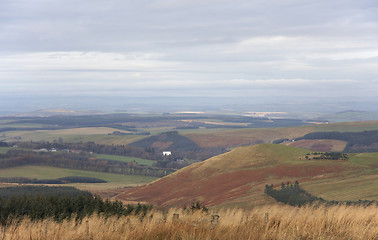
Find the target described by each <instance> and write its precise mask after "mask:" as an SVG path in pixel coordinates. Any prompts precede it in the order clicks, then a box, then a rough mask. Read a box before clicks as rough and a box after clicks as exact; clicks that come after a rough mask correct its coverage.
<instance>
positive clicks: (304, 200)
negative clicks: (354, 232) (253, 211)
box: [264, 181, 378, 206]
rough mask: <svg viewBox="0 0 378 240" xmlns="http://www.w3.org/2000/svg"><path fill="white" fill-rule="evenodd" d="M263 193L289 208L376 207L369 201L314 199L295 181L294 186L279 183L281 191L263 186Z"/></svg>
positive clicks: (288, 183) (270, 186)
mask: <svg viewBox="0 0 378 240" xmlns="http://www.w3.org/2000/svg"><path fill="white" fill-rule="evenodd" d="M264 193H266V194H267V195H269V196H271V197H272V198H274V199H275V200H277V201H278V202H282V203H285V204H289V205H291V206H303V205H306V204H312V203H315V202H317V203H324V204H326V205H339V204H345V205H359V206H369V205H372V204H376V205H378V202H377V201H371V200H358V201H346V202H342V201H334V200H333V201H327V200H324V199H323V198H319V197H315V196H313V195H311V194H310V193H308V192H306V191H305V190H304V189H302V188H301V187H300V186H299V183H298V181H295V184H294V185H293V184H290V182H287V183H286V184H285V183H281V189H280V190H277V189H274V188H273V184H271V185H265V190H264Z"/></svg>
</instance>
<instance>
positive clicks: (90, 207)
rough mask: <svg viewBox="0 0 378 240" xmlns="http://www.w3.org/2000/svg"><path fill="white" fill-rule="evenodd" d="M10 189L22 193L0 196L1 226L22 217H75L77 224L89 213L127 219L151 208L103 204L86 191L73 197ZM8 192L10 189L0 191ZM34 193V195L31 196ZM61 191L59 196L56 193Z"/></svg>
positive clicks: (50, 192) (56, 189) (46, 191)
mask: <svg viewBox="0 0 378 240" xmlns="http://www.w3.org/2000/svg"><path fill="white" fill-rule="evenodd" d="M49 188H50V187H43V188H42V189H41V187H39V188H38V187H34V188H33V187H29V189H25V188H23V187H13V189H12V191H13V192H15V191H18V192H22V193H23V194H18V195H15V194H14V193H13V194H10V196H8V197H7V198H3V197H0V224H1V225H3V226H6V225H10V224H14V222H15V221H19V220H21V219H22V218H24V217H28V218H30V219H31V220H33V221H38V220H43V219H47V218H51V219H54V220H55V221H63V220H65V219H67V220H69V219H71V218H75V219H76V220H77V221H80V220H82V219H83V218H84V217H86V216H91V215H93V214H98V215H103V216H114V215H115V216H127V215H130V214H135V215H141V216H145V215H146V213H147V212H148V211H150V210H151V209H152V206H148V205H141V204H138V205H136V206H134V205H130V204H129V205H126V206H125V205H123V203H122V202H120V201H110V200H109V199H106V200H105V201H104V200H103V199H101V198H100V197H98V196H92V195H91V194H88V193H87V192H81V191H80V190H77V189H76V191H75V194H67V193H72V190H73V189H69V190H71V192H70V191H69V190H67V189H62V188H61V187H53V189H49ZM4 191H10V189H9V188H8V189H6V190H1V191H0V192H4ZM31 191H34V192H35V193H31ZM60 191H62V192H63V194H62V193H61V192H60Z"/></svg>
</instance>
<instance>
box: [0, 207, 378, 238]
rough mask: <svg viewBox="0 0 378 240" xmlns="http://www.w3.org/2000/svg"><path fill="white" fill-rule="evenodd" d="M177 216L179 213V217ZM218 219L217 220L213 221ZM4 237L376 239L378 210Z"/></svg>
mask: <svg viewBox="0 0 378 240" xmlns="http://www.w3.org/2000/svg"><path fill="white" fill-rule="evenodd" d="M174 214H179V217H178V219H177V215H176V218H174V217H173V215H174ZM215 214H217V215H219V222H218V223H216V222H214V221H211V219H212V215H215ZM0 230H1V231H0V236H1V239H15V240H16V239H109V240H112V239H209V240H210V239H364V240H366V239H377V238H376V237H377V236H378V207H377V206H371V207H367V208H363V207H347V206H332V207H319V208H313V207H303V208H294V207H288V206H279V205H274V206H269V207H268V206H267V207H261V208H256V209H252V210H248V211H243V210H240V209H224V210H220V211H218V212H212V213H203V212H200V211H198V212H195V213H193V214H192V213H190V212H189V213H188V212H186V211H183V210H181V209H170V210H169V211H168V212H159V211H154V212H150V213H149V214H148V215H147V216H145V217H144V218H143V219H141V217H138V216H131V217H121V218H117V217H109V218H105V217H101V216H92V217H89V218H84V219H83V221H81V222H80V223H77V222H75V220H71V221H64V222H62V223H57V222H54V221H52V220H44V221H40V222H32V221H30V220H29V219H24V220H22V221H21V222H20V223H18V224H12V225H11V226H9V227H7V228H4V227H2V228H0Z"/></svg>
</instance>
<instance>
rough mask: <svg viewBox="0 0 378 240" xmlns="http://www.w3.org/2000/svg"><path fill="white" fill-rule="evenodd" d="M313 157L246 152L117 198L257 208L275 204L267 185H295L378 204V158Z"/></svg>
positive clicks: (275, 149) (276, 149)
mask: <svg viewBox="0 0 378 240" xmlns="http://www.w3.org/2000/svg"><path fill="white" fill-rule="evenodd" d="M308 153H309V150H305V149H300V148H295V147H290V146H285V145H278V144H260V145H255V146H248V147H240V148H236V149H234V150H232V151H231V152H228V153H225V154H222V155H218V156H215V157H213V158H210V159H208V160H206V161H203V162H200V163H195V164H192V165H190V166H188V167H185V168H183V169H181V170H179V171H177V172H175V173H173V174H171V175H168V176H166V177H164V178H161V179H159V180H157V181H155V182H153V183H151V184H147V185H144V186H141V187H137V188H133V189H128V190H126V191H125V192H123V193H121V194H119V195H118V196H116V199H122V200H127V201H136V202H148V203H152V204H157V205H162V206H183V205H189V204H191V203H192V202H195V201H200V202H201V203H202V204H205V205H207V206H218V207H220V206H238V207H251V206H256V205H262V204H266V203H272V202H274V200H273V199H271V198H270V197H268V196H266V195H264V193H263V192H264V186H265V185H266V184H275V185H276V186H277V185H280V184H281V182H287V181H291V182H293V183H294V181H295V180H298V181H299V182H300V183H301V186H303V188H304V189H305V190H307V191H309V192H310V193H312V194H314V195H317V196H319V197H322V198H324V199H327V200H358V199H370V200H377V199H378V193H377V191H376V186H377V184H378V174H377V173H378V160H377V159H378V158H376V157H377V156H378V154H377V153H375V155H374V154H373V153H370V154H369V153H365V154H354V155H350V159H349V160H347V161H346V160H306V158H305V157H306V154H308ZM374 188H375V191H374V190H373V189H374Z"/></svg>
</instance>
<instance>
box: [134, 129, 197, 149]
mask: <svg viewBox="0 0 378 240" xmlns="http://www.w3.org/2000/svg"><path fill="white" fill-rule="evenodd" d="M129 145H130V146H133V147H139V148H157V149H161V150H171V151H172V150H180V151H192V150H198V149H200V147H199V146H198V145H197V144H196V143H195V142H194V141H192V140H190V139H189V138H187V137H184V136H182V135H180V134H178V132H177V131H170V132H164V133H161V134H158V135H155V136H151V137H148V138H144V139H142V140H139V141H136V142H133V143H131V144H129Z"/></svg>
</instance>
